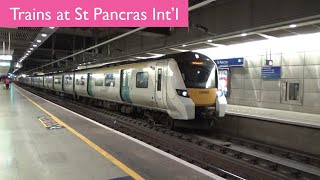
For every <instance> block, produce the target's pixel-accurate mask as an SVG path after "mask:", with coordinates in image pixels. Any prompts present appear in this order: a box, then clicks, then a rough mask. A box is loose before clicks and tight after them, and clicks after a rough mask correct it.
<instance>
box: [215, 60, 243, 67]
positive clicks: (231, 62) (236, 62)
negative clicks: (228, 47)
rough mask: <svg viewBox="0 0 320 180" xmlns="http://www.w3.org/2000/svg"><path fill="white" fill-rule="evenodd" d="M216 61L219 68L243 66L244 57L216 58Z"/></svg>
mask: <svg viewBox="0 0 320 180" xmlns="http://www.w3.org/2000/svg"><path fill="white" fill-rule="evenodd" d="M214 62H215V63H216V64H217V66H218V67H219V68H228V67H243V62H244V59H243V58H229V59H216V60H214Z"/></svg>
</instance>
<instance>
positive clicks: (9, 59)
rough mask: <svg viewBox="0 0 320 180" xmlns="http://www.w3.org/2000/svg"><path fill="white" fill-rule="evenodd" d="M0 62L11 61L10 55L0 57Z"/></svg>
mask: <svg viewBox="0 0 320 180" xmlns="http://www.w3.org/2000/svg"><path fill="white" fill-rule="evenodd" d="M0 60H7V61H11V60H12V55H0Z"/></svg>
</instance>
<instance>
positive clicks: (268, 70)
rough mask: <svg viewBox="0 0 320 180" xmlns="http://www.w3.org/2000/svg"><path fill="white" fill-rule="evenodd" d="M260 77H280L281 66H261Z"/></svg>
mask: <svg viewBox="0 0 320 180" xmlns="http://www.w3.org/2000/svg"><path fill="white" fill-rule="evenodd" d="M261 78H265V79H272V78H281V67H280V66H265V67H262V69H261Z"/></svg>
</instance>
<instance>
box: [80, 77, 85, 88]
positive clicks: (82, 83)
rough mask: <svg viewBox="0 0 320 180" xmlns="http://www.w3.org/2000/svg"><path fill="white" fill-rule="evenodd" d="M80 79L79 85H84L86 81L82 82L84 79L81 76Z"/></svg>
mask: <svg viewBox="0 0 320 180" xmlns="http://www.w3.org/2000/svg"><path fill="white" fill-rule="evenodd" d="M80 79H81V80H80V85H81V86H84V85H85V84H86V83H85V82H84V80H85V78H84V77H83V76H81V78H80Z"/></svg>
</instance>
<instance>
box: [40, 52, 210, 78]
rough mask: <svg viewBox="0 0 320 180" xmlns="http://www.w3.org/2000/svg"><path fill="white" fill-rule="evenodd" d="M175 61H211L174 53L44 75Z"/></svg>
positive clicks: (206, 58)
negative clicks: (165, 60) (167, 60)
mask: <svg viewBox="0 0 320 180" xmlns="http://www.w3.org/2000/svg"><path fill="white" fill-rule="evenodd" d="M170 58H171V59H175V60H176V61H177V62H178V63H185V62H188V61H194V60H195V58H196V59H200V60H211V59H210V58H209V57H207V56H205V55H203V54H200V53H196V52H191V51H188V52H181V53H175V54H168V55H164V56H161V57H158V58H147V59H141V60H136V61H123V62H115V63H110V64H106V65H102V66H98V67H92V68H86V69H79V70H73V71H65V72H59V73H49V74H46V75H54V74H61V73H68V72H79V71H86V70H90V69H99V68H105V67H113V66H120V65H126V64H134V63H141V62H150V61H157V60H161V59H170ZM39 76H45V75H39Z"/></svg>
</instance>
